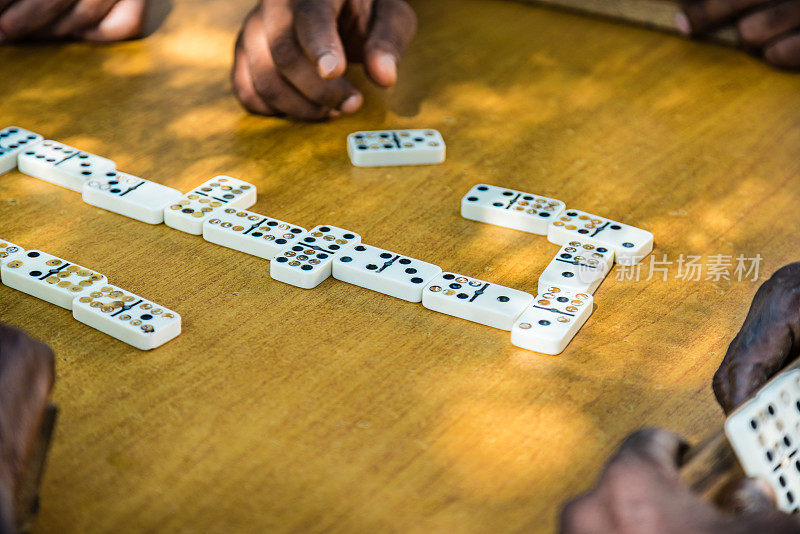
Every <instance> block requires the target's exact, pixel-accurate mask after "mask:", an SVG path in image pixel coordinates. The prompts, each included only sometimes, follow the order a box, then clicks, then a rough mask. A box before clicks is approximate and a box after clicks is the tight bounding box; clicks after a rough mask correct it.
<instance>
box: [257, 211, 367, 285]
mask: <svg viewBox="0 0 800 534" xmlns="http://www.w3.org/2000/svg"><path fill="white" fill-rule="evenodd" d="M360 242H361V236H360V235H358V234H357V233H355V232H351V231H350V230H345V229H343V228H337V227H335V226H329V225H320V226H316V227H314V228H312V229H311V230H310V231H309V232H308V233H307V234H304V235H302V236H301V237H300V239H299V240H298V241H297V242H295V243H290V244H288V245H286V246H285V247H284V248H283V249H281V250H280V251H279V252H278V254H277V255H276V256H275V259H274V260H272V261H271V262H270V263H269V274H270V276H271V277H272V278H273V279H275V280H278V281H280V282H284V283H287V284H291V285H293V286H297V287H302V288H303V289H312V288H314V287H317V286H318V285H319V284H321V283H322V282H323V281H324V280H325V279H326V278H329V277H330V276H331V264H332V263H333V261H334V260H335V259H336V258H337V257H339V256H340V255H341V254H342V250H344V249H345V247H347V246H348V245H353V244H358V243H360Z"/></svg>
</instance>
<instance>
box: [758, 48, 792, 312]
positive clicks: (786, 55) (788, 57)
mask: <svg viewBox="0 0 800 534" xmlns="http://www.w3.org/2000/svg"><path fill="white" fill-rule="evenodd" d="M765 57H766V59H767V61H769V62H770V63H772V64H773V65H776V66H778V67H782V68H787V69H797V68H798V67H800V44H792V43H787V42H785V41H781V42H778V43H776V44H774V45H773V46H771V47H770V48H768V49H767V50H766V52H765ZM791 283H793V284H794V285H793V286H792V287H790V288H789V289H788V291H789V292H790V293H791V294H792V296H793V298H792V299H791V302H792V304H793V310H795V311H794V314H795V315H796V314H797V311H796V310H797V309H798V307H800V287H799V286H798V284H797V277H796V276H793V277H792V278H791Z"/></svg>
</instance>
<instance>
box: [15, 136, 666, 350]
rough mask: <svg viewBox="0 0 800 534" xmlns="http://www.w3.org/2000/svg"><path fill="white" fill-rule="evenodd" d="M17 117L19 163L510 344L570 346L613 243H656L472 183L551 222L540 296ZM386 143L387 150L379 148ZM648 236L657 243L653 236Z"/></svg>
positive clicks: (480, 197)
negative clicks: (180, 187) (276, 212)
mask: <svg viewBox="0 0 800 534" xmlns="http://www.w3.org/2000/svg"><path fill="white" fill-rule="evenodd" d="M12 129H13V131H14V134H15V135H20V136H21V135H24V136H26V137H27V138H29V139H30V142H29V144H28V146H26V147H21V148H17V149H16V150H17V157H18V162H19V169H20V170H21V171H22V172H25V173H26V174H30V175H32V176H35V177H37V178H41V179H43V180H47V181H49V182H52V183H55V184H58V185H62V186H64V187H68V188H70V189H72V190H76V191H78V190H79V191H81V192H82V195H83V199H84V200H85V201H86V202H87V203H89V204H92V205H94V206H98V207H101V208H103V209H106V210H109V211H112V212H115V213H118V214H121V215H125V216H128V217H132V218H134V219H137V220H140V221H144V222H147V223H150V224H158V223H160V222H164V223H165V224H166V225H168V226H170V227H172V228H175V229H178V230H181V231H183V232H187V233H190V234H194V235H202V236H203V237H204V239H205V240H207V241H209V242H212V243H216V244H218V245H222V246H225V247H229V248H232V249H235V250H238V251H241V252H244V253H247V254H251V255H254V256H257V257H259V258H263V259H266V260H269V261H270V266H269V273H270V276H271V277H272V278H273V279H275V280H279V281H282V282H285V283H287V284H291V285H295V286H297V287H301V288H305V289H311V288H314V287H317V286H318V285H319V284H320V283H322V282H323V281H324V280H325V279H327V278H329V277H331V276H332V277H333V278H335V279H338V280H341V281H344V282H348V283H351V284H354V285H357V286H361V287H364V288H367V289H371V290H373V291H377V292H380V293H384V294H387V295H390V296H393V297H396V298H399V299H403V300H406V301H409V302H421V303H422V305H423V306H424V307H426V308H428V309H431V310H434V311H437V312H441V313H445V314H449V315H452V316H455V317H460V318H463V319H467V320H470V321H473V322H477V323H480V324H484V325H487V326H492V327H495V328H500V329H503V330H510V331H511V342H512V343H513V344H514V345H517V346H519V347H522V348H525V349H529V350H534V351H537V352H543V353H547V354H558V353H560V352H562V351H563V350H564V348H565V347H566V346H567V344H568V343H569V341H570V340H571V339H572V338H573V337H574V335H575V334H576V333H577V331H578V330H579V329H580V328H581V326H582V325H583V324H584V323H585V322H586V320H587V319H588V317H589V315H590V314H591V313H592V307H593V298H592V293H593V292H594V290H595V289H596V288H597V286H598V285H599V283H600V282H601V281H602V279H603V278H604V277H605V275H606V274H607V273H608V272H609V270H610V268H611V266H612V264H613V258H614V254H615V252H616V255H617V258H618V259H619V258H627V259H629V260H630V261H636V260H637V259H640V258H639V257H638V256H637V255H638V254H646V253H647V252H649V249H648V248H647V247H648V245H647V244H646V243H641V242H639V241H640V239H639V238H640V237H641V236H640V233H644V234H648V235H649V233H648V232H644V231H643V230H639V229H636V228H633V227H630V226H627V225H622V224H621V223H616V222H614V221H609V220H607V219H602V218H599V217H596V216H592V215H589V214H585V213H583V212H577V211H574V210H565V205H564V203H563V202H561V201H558V200H554V199H547V198H544V197H539V196H534V195H530V194H528V193H523V192H520V191H512V190H506V189H501V188H497V187H494V186H487V185H478V186H475V187H474V188H473V189H472V190H471V191H470V192H469V193H468V194H467V195H466V196H465V197H464V200H463V201H462V214H463V215H464V216H465V217H467V218H470V219H475V220H479V221H484V222H489V223H494V224H500V225H503V226H507V227H511V228H517V229H521V230H525V231H528V232H533V233H539V234H547V235H548V236H549V238H550V240H551V241H553V242H556V243H558V244H562V245H563V247H562V250H561V251H559V255H558V256H557V257H556V258H555V259H554V260H553V262H551V264H550V266H548V268H547V269H545V271H544V273H542V276H541V277H540V279H539V288H538V294H537V295H535V296H534V295H532V294H530V293H526V292H524V291H519V290H516V289H512V288H509V287H505V286H502V285H499V284H494V283H491V282H487V281H484V280H479V279H475V278H471V277H469V276H466V275H462V274H458V273H455V272H444V271H443V270H442V268H441V267H439V266H437V265H433V264H431V263H427V262H424V261H422V260H418V259H414V258H411V257H408V256H405V255H402V254H399V253H396V252H392V251H389V250H385V249H382V248H378V247H374V246H371V245H366V244H364V243H362V242H361V236H360V235H359V234H357V233H356V232H353V231H350V230H346V229H343V228H338V227H336V226H333V225H325V224H323V225H319V226H316V227H314V228H312V229H310V230H307V229H305V228H303V227H301V226H298V225H295V224H292V223H288V222H284V221H281V220H278V219H273V218H271V217H268V216H266V215H263V214H259V213H256V212H252V211H248V208H250V207H251V206H252V205H253V204H255V202H256V199H257V191H256V187H255V185H253V184H250V183H247V182H244V181H242V180H239V179H236V178H232V177H230V176H217V177H215V178H212V179H211V180H208V181H207V182H205V183H203V184H201V185H200V186H198V187H196V188H195V189H193V190H192V191H190V192H188V193H186V194H183V193H181V192H180V191H177V190H175V189H171V188H168V187H165V186H162V185H160V184H157V183H155V182H150V181H148V180H144V179H142V178H138V177H135V176H132V175H130V174H126V173H123V172H120V171H118V170H116V165H115V164H114V162H113V161H111V160H108V159H106V158H102V157H100V156H96V155H93V154H89V153H86V152H81V151H79V150H77V149H75V148H72V147H67V146H66V145H62V144H60V143H57V142H55V141H47V140H43V139H42V138H41V136H37V135H36V134H33V133H31V132H27V131H24V130H22V129H20V128H13V127H12ZM7 130H8V129H7ZM0 135H2V132H1V131H0ZM359 136H360V137H359ZM380 139H386V141H385V144H386V148H381V146H379V145H380V143H381V141H380ZM370 143H375V144H376V148H374V150H376V153H375V154H373V155H372V156H370V157H371V158H372V159H370V160H369V162H368V163H369V164H370V165H377V164H380V163H381V162H384V163H385V159H381V157H383V156H385V155H386V154H385V153H382V152H381V150H385V151H387V153H388V152H391V153H392V158H390V159H392V161H393V162H394V163H392V162H390V164H399V163H398V162H400V163H403V162H404V163H411V162H412V160H411V159H410V156H408V155H406V154H402V155H399V154H398V153H397V152H398V150H400V149H402V148H403V146H404V143H405V144H407V145H408V147H407V148H408V149H409V150H411V151H414V150H416V151H421V152H425V153H429V152H431V151H434V152H436V155H435V157H434V156H433V155H430V154H428V155H427V156H425V157H429V158H430V161H429V162H434V160H436V159H437V158H439V159H441V158H443V157H444V153H443V150H444V142H443V141H442V140H441V136H440V135H439V134H438V132H435V130H427V131H426V130H404V131H396V132H359V133H356V134H352V135H351V136H350V137H349V138H348V149H349V151H350V153H351V157H353V155H354V154H358V153H359V152H358V151H359V150H360V149H361V147H362V146H364V147H366V148H365V149H364V150H363V152H364V154H371V153H372V152H371V151H372V150H373V147H372V146H371V145H370ZM415 143H416V144H415ZM380 154H383V156H381V157H378V156H379V155H380ZM362 155H363V154H362ZM412 155H413V154H412ZM401 156H402V157H405V158H406V159H405V160H402V157H401ZM417 157H418V159H419V157H422V156H417ZM401 160H402V161H401ZM414 161H417V160H414ZM354 162H355V161H354ZM361 163H362V164H365V165H366V164H368V163H367V162H364V161H362V162H361ZM649 247H650V249H652V236H650V241H649ZM620 250H621V251H622V252H620ZM112 335H113V334H112Z"/></svg>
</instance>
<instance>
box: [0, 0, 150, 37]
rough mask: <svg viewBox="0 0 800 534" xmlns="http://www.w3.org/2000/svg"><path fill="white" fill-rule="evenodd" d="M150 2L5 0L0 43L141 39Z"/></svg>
mask: <svg viewBox="0 0 800 534" xmlns="http://www.w3.org/2000/svg"><path fill="white" fill-rule="evenodd" d="M149 1H150V0H104V1H98V0H4V1H3V2H0V8H2V9H3V12H2V14H0V42H2V41H19V40H23V39H48V40H49V39H82V40H85V41H98V42H109V41H122V40H125V39H133V38H136V37H140V36H141V34H142V31H143V28H144V23H145V15H146V10H147V6H148V3H149Z"/></svg>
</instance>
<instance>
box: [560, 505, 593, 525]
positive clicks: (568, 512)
mask: <svg viewBox="0 0 800 534" xmlns="http://www.w3.org/2000/svg"><path fill="white" fill-rule="evenodd" d="M590 498H591V497H589V496H583V497H578V498H576V499H573V500H571V501H569V502H568V503H567V504H565V505H564V508H562V510H561V521H560V522H561V532H563V533H565V534H566V533H573V532H576V531H577V525H579V524H581V523H582V522H583V521H582V519H583V517H584V516H586V515H588V500H589V499H590Z"/></svg>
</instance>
